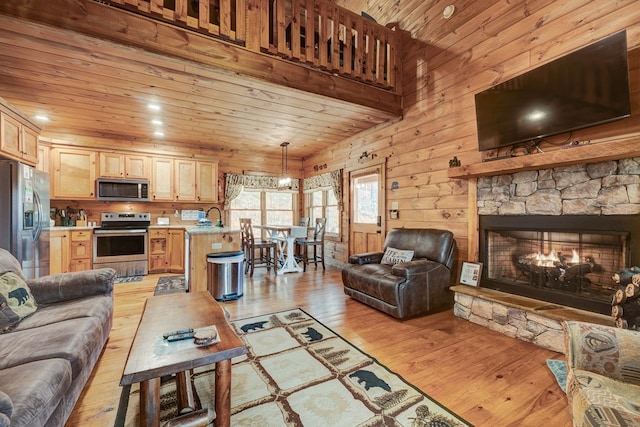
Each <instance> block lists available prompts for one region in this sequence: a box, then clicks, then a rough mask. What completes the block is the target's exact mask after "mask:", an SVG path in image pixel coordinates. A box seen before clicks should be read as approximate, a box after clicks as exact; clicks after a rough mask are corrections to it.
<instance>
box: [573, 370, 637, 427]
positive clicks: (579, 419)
mask: <svg viewBox="0 0 640 427" xmlns="http://www.w3.org/2000/svg"><path fill="white" fill-rule="evenodd" d="M567 397H568V399H569V409H570V410H571V417H572V419H573V422H574V425H580V426H585V427H588V426H594V427H595V426H598V427H599V426H604V425H606V426H610V427H617V426H619V427H625V426H638V425H640V386H637V385H633V384H629V383H624V382H622V381H618V380H615V379H612V378H609V377H606V376H604V375H599V374H596V373H593V372H590V371H583V370H580V369H575V370H572V371H569V373H568V377H567Z"/></svg>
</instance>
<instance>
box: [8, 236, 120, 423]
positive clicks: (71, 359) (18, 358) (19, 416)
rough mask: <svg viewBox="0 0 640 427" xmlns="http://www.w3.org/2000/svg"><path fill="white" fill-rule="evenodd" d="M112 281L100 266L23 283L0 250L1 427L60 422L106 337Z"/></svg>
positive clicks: (111, 272)
mask: <svg viewBox="0 0 640 427" xmlns="http://www.w3.org/2000/svg"><path fill="white" fill-rule="evenodd" d="M114 278H115V270H113V269H110V268H105V269H98V270H89V271H83V272H75V273H62V274H55V275H50V276H44V277H40V278H36V279H31V280H26V281H25V279H24V276H23V274H22V270H21V268H20V264H19V263H18V261H17V260H16V259H15V258H14V257H13V256H12V255H11V253H9V252H8V251H6V250H4V249H0V308H1V311H0V326H2V327H1V328H0V426H1V427H4V426H11V427H23V426H32V427H42V426H63V425H64V424H65V422H66V421H67V419H68V418H69V415H70V414H71V411H72V410H73V407H74V405H75V404H76V401H77V400H78V397H79V396H80V393H81V392H82V389H83V388H84V386H85V384H86V383H87V381H88V379H89V376H90V375H91V372H92V371H93V368H94V366H95V364H96V362H97V360H98V358H99V357H100V354H101V353H102V349H103V348H104V346H105V343H106V341H107V339H108V337H109V332H110V331H111V326H112V323H113V281H114ZM25 284H26V286H24V285H25ZM8 286H9V287H10V286H14V289H10V288H7V287H8ZM7 289H9V290H7ZM3 291H4V293H3ZM29 306H32V307H33V309H35V312H33V313H32V314H30V315H27V316H25V317H24V318H22V319H21V320H16V313H19V312H20V310H21V309H22V308H25V307H27V308H28V307H29Z"/></svg>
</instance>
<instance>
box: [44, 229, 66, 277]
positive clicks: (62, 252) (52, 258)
mask: <svg viewBox="0 0 640 427" xmlns="http://www.w3.org/2000/svg"><path fill="white" fill-rule="evenodd" d="M70 235H71V233H70V232H69V231H68V230H51V231H50V233H49V274H58V273H66V272H68V271H69V259H70V257H69V250H70V247H69V241H70V239H69V238H70Z"/></svg>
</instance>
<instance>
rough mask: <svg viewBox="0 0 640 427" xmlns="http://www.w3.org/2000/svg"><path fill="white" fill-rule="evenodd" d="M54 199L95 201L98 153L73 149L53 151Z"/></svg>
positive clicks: (55, 149)
mask: <svg viewBox="0 0 640 427" xmlns="http://www.w3.org/2000/svg"><path fill="white" fill-rule="evenodd" d="M51 166H52V169H53V170H52V181H53V186H52V198H54V199H71V200H76V199H94V198H95V181H96V152H95V151H88V150H77V149H73V148H54V149H52V150H51Z"/></svg>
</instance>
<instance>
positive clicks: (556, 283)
mask: <svg viewBox="0 0 640 427" xmlns="http://www.w3.org/2000/svg"><path fill="white" fill-rule="evenodd" d="M479 225H480V254H479V255H480V262H482V263H483V264H484V269H483V273H482V278H481V281H480V286H481V287H486V288H491V289H495V290H499V291H502V292H507V293H511V294H515V295H521V296H525V297H530V298H535V299H538V300H542V301H546V302H549V303H551V304H561V305H565V306H569V307H575V308H579V309H582V310H587V311H591V312H594V313H601V314H610V313H611V297H612V295H613V293H614V292H615V291H616V290H617V287H616V285H615V283H614V282H613V279H612V275H613V274H614V273H616V272H618V271H619V270H620V269H622V268H624V267H630V266H633V265H638V264H639V263H640V218H639V217H638V215H607V216H594V215H561V216H546V215H510V216H509V215H507V216H505V215H481V216H480V221H479Z"/></svg>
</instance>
